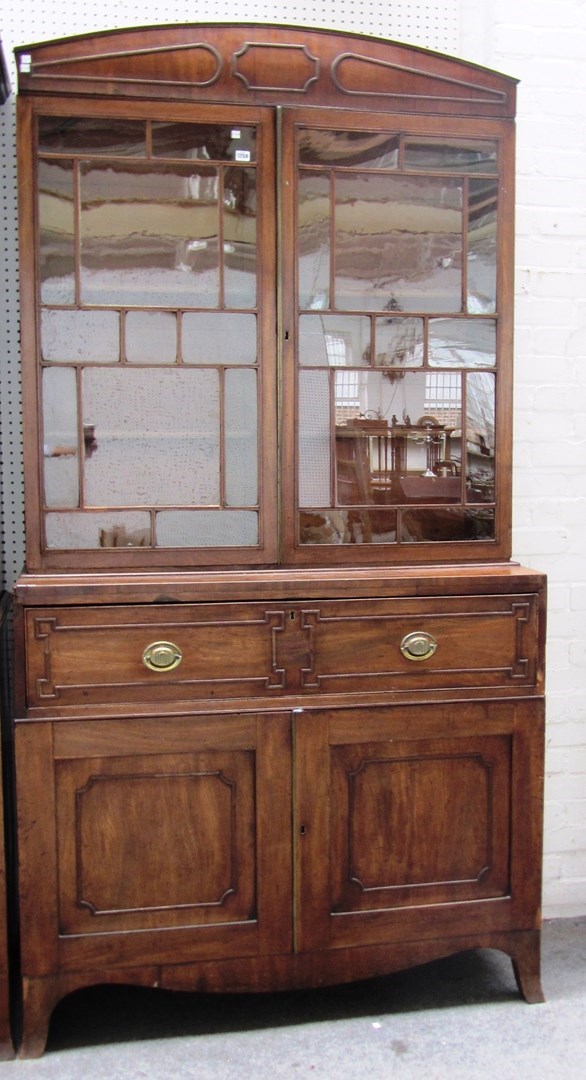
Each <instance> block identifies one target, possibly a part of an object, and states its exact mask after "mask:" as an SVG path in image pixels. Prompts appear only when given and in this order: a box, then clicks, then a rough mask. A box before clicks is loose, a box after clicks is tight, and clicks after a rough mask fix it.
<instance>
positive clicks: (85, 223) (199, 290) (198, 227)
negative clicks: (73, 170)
mask: <svg viewBox="0 0 586 1080" xmlns="http://www.w3.org/2000/svg"><path fill="white" fill-rule="evenodd" d="M80 172H81V224H80V232H81V298H82V302H85V303H107V304H118V305H125V304H128V305H140V306H142V305H145V306H147V305H161V306H163V305H168V306H170V307H176V306H181V305H182V304H184V305H186V306H202V307H214V306H217V304H218V299H219V266H218V230H219V210H218V175H217V170H216V169H214V168H213V167H211V166H204V165H197V166H196V165H191V166H188V165H184V166H182V165H173V166H171V165H158V164H154V163H152V162H151V163H149V164H148V166H147V165H139V164H138V163H137V164H134V163H130V162H127V163H125V164H122V163H110V164H106V163H103V164H102V163H98V162H94V163H92V164H89V163H86V162H81V164H80Z"/></svg>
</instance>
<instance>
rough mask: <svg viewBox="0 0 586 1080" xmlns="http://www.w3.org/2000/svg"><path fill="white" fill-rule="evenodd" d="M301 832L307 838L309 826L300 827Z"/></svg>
mask: <svg viewBox="0 0 586 1080" xmlns="http://www.w3.org/2000/svg"><path fill="white" fill-rule="evenodd" d="M299 832H300V833H301V835H302V836H305V834H306V832H307V826H306V825H300V826H299Z"/></svg>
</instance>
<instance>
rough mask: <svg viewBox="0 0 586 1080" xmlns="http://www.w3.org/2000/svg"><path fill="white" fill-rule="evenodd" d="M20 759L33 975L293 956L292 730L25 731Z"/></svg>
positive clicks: (259, 724)
mask: <svg viewBox="0 0 586 1080" xmlns="http://www.w3.org/2000/svg"><path fill="white" fill-rule="evenodd" d="M17 753H18V758H19V772H18V775H19V798H20V806H21V823H22V825H23V834H22V835H23V838H24V839H23V843H22V849H21V888H22V890H23V896H24V897H25V900H24V903H23V920H24V923H25V924H26V929H25V933H24V935H23V940H24V943H25V944H24V949H25V956H24V961H23V966H24V972H25V974H27V975H39V974H42V973H43V972H44V971H50V970H56V968H57V966H58V967H59V968H60V969H62V970H67V969H70V970H71V969H76V968H79V966H80V964H81V965H83V964H85V963H87V962H90V959H91V962H92V963H95V964H98V965H116V964H125V965H131V964H133V963H145V962H148V963H159V964H164V963H171V962H173V961H174V960H177V959H178V958H180V959H181V962H183V963H185V962H188V961H189V960H196V959H205V958H210V957H226V956H256V955H262V954H264V953H267V952H271V953H275V952H288V951H290V948H291V898H290V897H291V888H290V887H289V888H287V887H286V885H287V882H289V883H290V882H291V855H290V849H291V835H290V799H291V781H290V773H291V754H290V723H289V719H288V717H283V716H282V715H269V716H265V717H257V716H255V715H246V716H231V717H217V716H216V717H209V718H207V717H197V718H191V717H189V718H182V719H171V718H167V719H165V720H158V719H151V720H148V719H141V720H132V719H127V720H124V721H117V720H112V721H108V720H104V721H88V722H72V723H60V724H56V725H55V730H54V732H52V729H51V725H50V724H49V723H46V724H39V725H29V726H27V725H21V726H20V727H19V728H18V730H17ZM35 770H37V771H35ZM39 776H43V777H44V778H45V780H44V782H43V785H42V788H40V787H39V783H38V777H39ZM51 776H52V777H53V783H51V782H50V779H49V778H50V777H51ZM30 818H32V819H34V821H35V829H34V830H32V832H29V831H28V830H27V828H26V823H27V821H28V820H29V819H30ZM40 822H42V823H43V824H42V825H41V824H40ZM49 852H56V855H55V861H53V858H52V857H51V856H50V855H49V854H48V853H49ZM28 883H34V885H31V888H32V892H29V891H28ZM39 883H42V885H41V886H39ZM53 891H54V894H55V895H54V896H53ZM55 896H56V897H57V903H56V904H55ZM27 898H28V899H27Z"/></svg>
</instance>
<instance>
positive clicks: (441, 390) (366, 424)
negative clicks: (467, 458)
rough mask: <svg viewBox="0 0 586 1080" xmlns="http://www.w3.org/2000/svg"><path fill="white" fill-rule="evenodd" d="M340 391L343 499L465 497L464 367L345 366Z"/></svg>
mask: <svg viewBox="0 0 586 1080" xmlns="http://www.w3.org/2000/svg"><path fill="white" fill-rule="evenodd" d="M334 393H335V412H336V439H335V444H336V503H337V504H338V505H345V506H351V505H354V506H357V505H369V504H385V503H409V502H412V501H416V502H425V503H428V502H429V503H437V502H459V501H460V500H461V479H460V474H461V462H460V453H461V451H460V446H459V442H458V440H455V439H454V435H455V433H456V432H457V431H458V430H459V429H460V427H461V401H462V387H461V375H460V372H441V373H440V372H436V373H433V372H420V373H415V372H414V373H408V372H400V373H397V378H396V379H393V380H389V379H388V378H387V377H386V373H382V372H372V371H369V372H367V371H350V372H342V371H340V372H336V382H335V390H334ZM399 417H400V419H399ZM322 505H323V503H322Z"/></svg>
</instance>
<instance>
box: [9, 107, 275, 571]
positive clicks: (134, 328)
mask: <svg viewBox="0 0 586 1080" xmlns="http://www.w3.org/2000/svg"><path fill="white" fill-rule="evenodd" d="M20 128H21V141H20V145H21V153H22V157H23V161H22V168H23V172H24V175H29V174H30V175H32V176H34V178H35V185H34V188H32V189H31V188H29V187H26V188H25V190H24V191H23V215H22V228H23V234H26V238H25V241H24V243H23V263H24V266H25V270H26V271H27V272H26V273H25V276H24V285H23V288H24V292H25V295H26V294H28V295H27V300H28V301H29V302H30V310H33V308H34V307H36V310H37V314H38V318H37V320H36V322H35V320H33V319H31V320H29V321H26V322H25V324H24V326H23V346H24V349H25V351H26V352H27V353H28V352H31V353H33V354H34V356H35V358H36V368H37V380H36V381H35V379H34V374H33V377H31V373H33V365H31V368H30V371H29V375H28V381H27V384H26V390H27V401H29V400H31V401H33V400H35V401H38V406H37V408H36V409H35V412H36V413H37V415H38V423H39V429H40V438H39V446H40V457H39V458H36V459H35V457H34V456H33V455H32V454H29V457H28V458H27V472H28V484H29V488H28V490H29V491H30V492H33V491H36V490H38V507H39V509H40V518H39V520H36V516H37V515H36V513H35V511H34V508H35V507H36V506H37V499H36V498H35V499H34V500H32V502H31V512H30V514H29V537H28V553H29V566H35V565H37V564H38V559H39V558H41V561H42V562H43V564H44V565H45V566H50V567H65V568H66V569H68V570H70V569H72V567H73V566H75V565H76V564H77V565H93V566H118V567H132V566H136V565H142V566H144V565H155V566H157V565H158V566H162V565H167V564H169V563H171V564H172V565H176V566H185V565H186V564H187V565H189V566H193V565H197V564H200V565H201V564H202V563H204V564H209V563H214V564H218V563H219V564H226V563H229V564H234V563H238V564H251V563H252V564H254V563H258V562H263V563H266V562H272V561H274V560H275V559H276V555H277V530H276V389H275V387H276V367H277V365H276V358H275V353H276V348H275V276H276V275H275V181H274V170H275V148H274V115H273V112H272V110H268V109H257V108H242V107H240V108H239V107H237V106H230V107H226V108H224V107H222V106H203V105H199V106H198V107H197V108H195V107H193V106H186V105H185V104H176V105H174V106H173V107H172V108H170V107H169V106H165V105H164V104H159V105H158V106H154V105H151V104H141V103H136V102H129V103H120V102H110V103H108V104H107V106H104V105H101V106H100V104H96V103H95V102H94V103H91V102H82V103H79V102H75V101H71V100H66V101H60V100H52V99H50V98H43V99H38V100H33V101H30V100H29V101H24V102H21V103H20ZM33 222H37V223H38V225H37V227H36V230H35V234H34V235H33V234H32V233H31V225H32V223H33ZM33 257H34V260H35V266H34V267H33V265H32V259H33ZM33 268H34V269H35V274H34V275H33V273H32V270H33ZM30 415H31V422H32V415H33V413H32V410H31V414H30ZM39 535H40V552H39V550H38V549H39ZM187 552H189V554H187Z"/></svg>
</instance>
